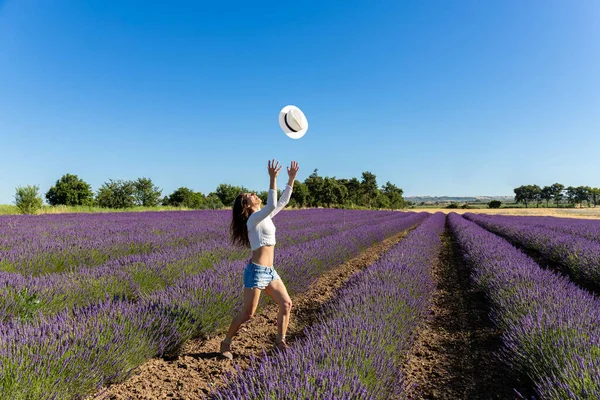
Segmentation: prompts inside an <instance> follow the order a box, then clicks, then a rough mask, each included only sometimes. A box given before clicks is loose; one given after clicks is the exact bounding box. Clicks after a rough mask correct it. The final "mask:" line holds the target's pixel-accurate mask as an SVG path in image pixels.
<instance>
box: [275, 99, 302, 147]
mask: <svg viewBox="0 0 600 400" xmlns="http://www.w3.org/2000/svg"><path fill="white" fill-rule="evenodd" d="M291 109H296V110H298V111H300V112H302V110H300V109H299V108H298V107H296V106H285V107H283V108H282V109H281V111H280V112H279V126H280V127H281V129H282V130H283V131H284V132H285V134H286V135H288V137H290V138H292V139H300V138H301V137H302V136H304V134H305V133H306V131H307V130H308V120H307V118H306V115H304V113H302V115H304V120H305V121H306V126H305V127H304V129H302V130H301V131H298V132H294V131H293V130H291V129H290V128H289V127H288V126H287V124H286V123H285V115H286V114H287V113H288V111H290V110H291Z"/></svg>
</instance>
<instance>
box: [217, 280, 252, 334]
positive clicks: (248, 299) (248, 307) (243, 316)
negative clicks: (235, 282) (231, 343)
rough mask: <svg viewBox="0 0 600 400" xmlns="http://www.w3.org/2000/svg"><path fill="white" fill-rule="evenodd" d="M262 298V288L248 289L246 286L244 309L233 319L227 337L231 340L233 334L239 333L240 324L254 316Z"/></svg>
mask: <svg viewBox="0 0 600 400" xmlns="http://www.w3.org/2000/svg"><path fill="white" fill-rule="evenodd" d="M259 299H260V289H248V288H244V307H243V308H242V311H240V313H239V314H238V315H237V316H236V317H235V318H234V319H233V321H231V325H230V326H229V331H228V332H227V336H225V339H226V340H227V339H229V340H231V338H232V337H233V336H235V334H236V333H237V331H238V329H240V326H241V325H242V324H243V323H244V322H246V321H248V320H249V319H251V318H252V317H254V313H255V312H256V307H258V300H259Z"/></svg>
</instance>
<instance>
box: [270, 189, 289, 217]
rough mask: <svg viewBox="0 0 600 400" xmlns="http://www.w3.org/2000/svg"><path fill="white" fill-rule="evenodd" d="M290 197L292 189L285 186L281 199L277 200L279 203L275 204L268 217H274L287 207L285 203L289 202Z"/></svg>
mask: <svg viewBox="0 0 600 400" xmlns="http://www.w3.org/2000/svg"><path fill="white" fill-rule="evenodd" d="M291 196H292V187H291V186H290V185H285V189H284V190H283V193H281V198H280V199H279V201H278V202H277V205H276V206H275V209H274V210H273V211H272V212H271V214H270V215H269V216H270V217H271V218H273V217H274V216H275V215H277V213H278V212H279V211H281V210H282V209H283V207H285V206H286V205H287V203H289V202H290V197H291Z"/></svg>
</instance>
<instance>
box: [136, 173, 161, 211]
mask: <svg viewBox="0 0 600 400" xmlns="http://www.w3.org/2000/svg"><path fill="white" fill-rule="evenodd" d="M133 186H134V188H135V192H134V198H135V203H136V204H137V205H138V206H144V207H154V206H157V205H158V204H159V203H160V196H161V195H162V189H160V188H158V187H157V186H154V184H153V183H152V179H150V178H138V179H137V180H136V181H135V182H134V183H133Z"/></svg>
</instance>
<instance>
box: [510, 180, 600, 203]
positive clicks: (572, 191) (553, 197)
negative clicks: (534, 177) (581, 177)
mask: <svg viewBox="0 0 600 400" xmlns="http://www.w3.org/2000/svg"><path fill="white" fill-rule="evenodd" d="M514 192H515V201H516V202H517V203H522V204H524V205H525V207H529V204H535V205H536V206H537V207H539V206H540V204H543V203H546V207H550V202H552V203H554V206H555V207H560V205H561V203H562V204H565V205H569V206H572V207H574V206H576V205H579V206H580V207H581V206H583V204H584V203H585V204H586V205H587V206H588V207H591V206H592V205H593V206H594V207H596V206H597V205H598V203H600V188H593V187H590V186H577V187H574V186H568V187H565V186H564V185H563V184H560V183H555V184H553V185H550V186H544V187H543V188H542V187H540V186H538V185H522V186H519V187H518V188H515V189H514Z"/></svg>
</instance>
